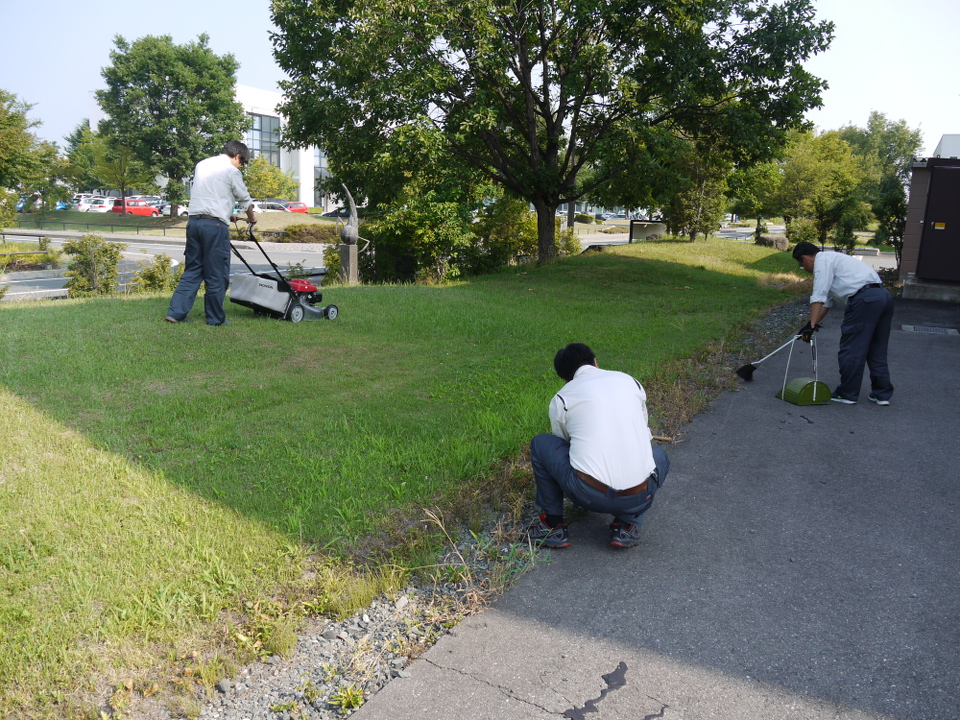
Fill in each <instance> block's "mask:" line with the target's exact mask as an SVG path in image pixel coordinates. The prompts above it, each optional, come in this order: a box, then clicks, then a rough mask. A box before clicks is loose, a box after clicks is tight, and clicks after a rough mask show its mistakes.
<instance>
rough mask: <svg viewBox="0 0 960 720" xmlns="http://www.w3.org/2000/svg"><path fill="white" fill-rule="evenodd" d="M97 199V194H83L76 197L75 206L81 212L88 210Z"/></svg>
mask: <svg viewBox="0 0 960 720" xmlns="http://www.w3.org/2000/svg"><path fill="white" fill-rule="evenodd" d="M96 199H97V196H96V195H81V196H79V198H76V199H74V201H73V203H74V207H76V208H77V210H79V211H80V212H86V211H87V210H89V209H90V205H91V204H92V203H93V201H94V200H96Z"/></svg>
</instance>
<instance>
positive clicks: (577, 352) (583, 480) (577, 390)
mask: <svg viewBox="0 0 960 720" xmlns="http://www.w3.org/2000/svg"><path fill="white" fill-rule="evenodd" d="M553 366H554V368H555V369H556V371H557V375H559V376H560V377H561V378H562V379H563V380H565V381H566V384H565V385H564V386H563V388H561V390H560V392H558V393H557V394H556V395H555V396H554V397H553V400H552V401H551V402H550V426H551V429H552V431H553V432H552V434H551V433H544V434H542V435H537V436H536V437H535V438H533V440H531V441H530V459H531V461H532V464H533V475H534V479H535V480H536V485H537V494H536V501H537V505H538V506H539V508H540V509H541V510H542V511H543V512H542V513H541V515H540V521H539V522H538V523H535V524H534V525H532V526H531V527H530V528H528V530H527V535H528V537H529V538H530V540H532V541H534V542H538V543H542V544H543V545H546V546H547V547H552V548H562V547H567V546H568V545H570V535H569V532H568V530H567V524H566V523H565V522H564V520H563V500H564V497H568V498H570V500H571V501H572V502H574V503H575V504H576V505H579V506H580V507H582V508H585V509H587V510H590V511H592V512H598V513H608V514H610V515H613V523H612V524H611V525H610V545H611V546H612V547H616V548H629V547H633V546H634V545H637V544H638V543H639V542H640V523H641V522H642V520H643V514H644V513H645V512H646V511H647V510H649V509H650V505H651V504H652V503H653V496H654V494H655V493H656V492H657V490H659V489H660V487H661V486H662V485H663V482H664V480H665V479H666V477H667V471H668V470H669V468H670V460H669V459H668V458H667V454H666V452H664V450H663V448H660V447H657V446H654V445H652V443H651V434H650V428H649V427H648V425H647V394H646V393H645V392H644V390H643V387H642V386H641V385H640V383H639V382H637V381H636V380H635V379H634V378H632V377H631V376H630V375H627V374H626V373H622V372H616V371H612V370H601V369H600V367H599V365H597V358H596V356H595V355H594V354H593V351H592V350H591V349H590V348H589V347H587V346H586V345H584V344H582V343H571V344H570V345H567V346H566V347H565V348H563V349H562V350H560V352H558V353H557V355H556V357H555V358H554V360H553Z"/></svg>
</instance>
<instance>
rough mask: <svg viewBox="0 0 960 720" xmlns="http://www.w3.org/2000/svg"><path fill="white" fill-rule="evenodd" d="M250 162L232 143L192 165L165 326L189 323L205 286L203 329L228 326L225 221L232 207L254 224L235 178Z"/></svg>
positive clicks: (240, 179)
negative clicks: (179, 270) (178, 268)
mask: <svg viewBox="0 0 960 720" xmlns="http://www.w3.org/2000/svg"><path fill="white" fill-rule="evenodd" d="M249 159H250V151H249V150H248V149H247V146H246V145H244V144H243V143H242V142H240V141H238V140H231V141H230V142H228V143H227V144H226V145H224V146H223V153H221V154H220V155H217V156H215V157H209V158H207V159H206V160H201V161H200V162H199V163H197V167H196V170H194V174H193V186H192V187H191V191H190V208H189V210H188V212H189V214H190V220H189V222H188V223H187V244H186V247H185V248H184V254H183V268H184V269H183V275H181V276H180V282H179V284H178V285H177V289H176V290H174V292H173V297H172V298H170V307H169V309H168V310H167V316H166V318H164V319H165V320H166V321H167V322H169V323H181V322H189V320H190V318H188V317H187V314H188V313H189V312H190V310H191V309H192V308H193V302H194V300H196V298H197V291H199V290H200V283H201V282H202V283H203V284H204V285H205V286H206V293H205V295H204V300H203V305H204V311H205V314H206V318H207V325H229V324H230V323H229V322H228V321H227V315H226V313H225V312H224V311H223V298H224V297H225V296H226V294H227V285H229V284H230V220H231V219H232V217H233V208H234V205H235V204H236V203H239V204H240V207H246V209H247V222H248V223H250V224H251V225H252V224H253V223H255V222H256V217H255V216H254V214H253V200H251V198H250V193H248V192H247V186H246V185H245V184H244V182H243V176H241V175H240V168H242V167H243V166H244V165H246V164H247V162H248V161H249Z"/></svg>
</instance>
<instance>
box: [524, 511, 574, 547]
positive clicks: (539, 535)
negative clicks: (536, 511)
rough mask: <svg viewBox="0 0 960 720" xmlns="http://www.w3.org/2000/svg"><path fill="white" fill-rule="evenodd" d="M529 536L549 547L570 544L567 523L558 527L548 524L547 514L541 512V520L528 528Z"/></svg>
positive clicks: (533, 540) (532, 539)
mask: <svg viewBox="0 0 960 720" xmlns="http://www.w3.org/2000/svg"><path fill="white" fill-rule="evenodd" d="M527 538H528V539H529V540H530V541H531V542H534V543H537V544H539V545H543V546H545V547H548V548H565V547H569V546H570V532H569V531H568V530H567V524H566V523H560V524H559V525H557V526H556V527H550V526H549V525H547V514H546V513H541V514H540V520H539V521H537V522H535V523H534V524H533V525H531V526H530V527H528V528H527Z"/></svg>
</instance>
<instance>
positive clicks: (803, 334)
mask: <svg viewBox="0 0 960 720" xmlns="http://www.w3.org/2000/svg"><path fill="white" fill-rule="evenodd" d="M819 329H820V323H817V324H816V325H814V326H813V327H810V323H809V322H808V323H806V324H805V325H804V326H803V327H802V328H800V329H799V330H797V335H799V336H800V339H801V340H803V341H804V342H805V343H808V342H810V341H811V340H812V339H813V334H814V333H815V332H817V331H818V330H819Z"/></svg>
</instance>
